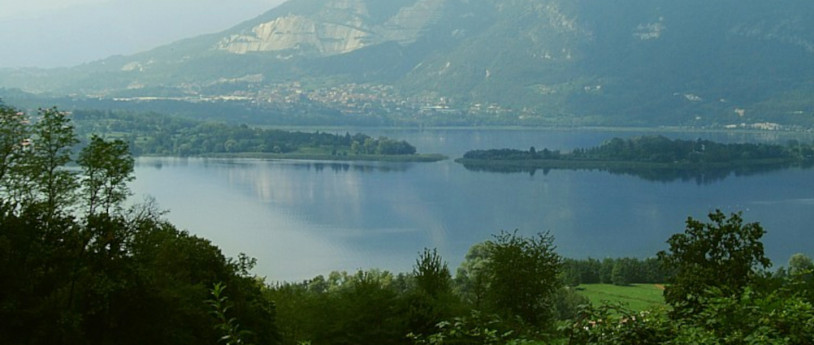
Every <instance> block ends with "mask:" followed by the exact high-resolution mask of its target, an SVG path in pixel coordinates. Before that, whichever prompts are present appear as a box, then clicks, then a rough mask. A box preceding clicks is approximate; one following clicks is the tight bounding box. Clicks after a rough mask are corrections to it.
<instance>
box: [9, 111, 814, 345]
mask: <svg viewBox="0 0 814 345" xmlns="http://www.w3.org/2000/svg"><path fill="white" fill-rule="evenodd" d="M77 142H78V139H77V136H76V134H75V133H74V131H73V127H72V125H71V123H70V118H69V116H66V115H65V114H64V113H61V112H59V111H58V110H56V109H45V110H41V111H40V113H39V116H38V117H37V119H36V121H31V120H30V119H28V118H26V117H25V114H22V113H19V112H17V111H16V110H15V109H12V108H8V107H5V106H1V105H0V197H2V198H1V199H0V281H1V282H3V284H0V344H217V343H221V344H229V345H236V344H292V345H293V344H297V345H299V344H326V345H329V344H343V345H344V344H348V345H350V344H404V345H407V344H416V345H419V344H433V345H441V344H472V345H476V344H478V345H479V344H758V343H759V344H803V345H806V344H812V343H814V263H812V261H811V259H810V258H808V257H806V256H805V255H795V256H794V257H792V259H791V260H789V264H788V268H787V269H780V270H777V271H776V272H775V273H772V272H769V271H768V270H767V269H768V268H769V266H770V265H771V262H770V261H769V260H768V259H767V258H766V257H765V255H764V251H763V244H762V242H761V238H762V236H763V235H764V234H765V230H764V229H763V228H762V227H761V226H760V225H759V224H758V223H744V222H743V220H742V218H741V216H740V214H738V213H734V214H731V215H728V216H727V215H725V214H723V213H722V212H720V211H715V212H713V213H710V214H709V220H708V221H707V222H703V221H699V220H696V219H693V218H688V219H687V222H686V228H685V231H684V232H683V233H679V234H675V235H673V236H671V237H670V238H669V239H667V244H668V246H669V249H668V250H665V251H662V252H659V253H658V255H657V259H656V260H657V261H654V259H646V260H636V259H625V258H623V259H607V260H603V261H601V262H600V261H598V260H593V259H587V260H564V259H563V258H562V257H561V256H559V255H558V254H557V252H556V250H555V249H556V247H555V246H554V239H553V238H552V237H551V236H550V235H549V234H546V233H540V234H537V235H533V236H523V235H520V234H518V232H517V231H514V232H500V233H499V234H497V235H495V236H493V237H492V238H491V239H489V240H486V241H484V242H482V243H478V244H475V245H474V246H473V247H472V248H470V250H469V252H468V254H467V256H466V258H465V259H464V261H463V263H462V264H461V265H460V267H459V268H458V269H457V271H456V272H455V275H454V276H453V274H452V272H450V270H449V268H448V266H447V264H446V263H445V262H444V261H443V259H442V258H441V256H440V255H439V254H438V253H437V251H435V250H430V249H425V250H424V251H423V252H420V253H418V258H417V260H416V262H415V265H414V266H413V270H412V272H408V273H402V274H396V275H394V274H392V273H389V272H385V271H379V270H367V271H359V272H356V273H352V274H346V273H331V274H329V275H328V276H327V277H324V276H318V277H315V278H314V279H310V280H308V281H305V282H299V283H279V284H274V285H269V284H267V283H265V282H264V281H263V280H262V279H259V278H256V277H253V276H251V274H250V273H249V271H250V270H251V268H252V267H253V265H254V260H253V259H251V258H248V257H246V256H244V255H241V256H239V258H238V259H230V258H226V257H224V255H223V254H222V253H221V251H220V250H219V249H218V248H217V247H216V246H215V245H213V244H212V243H210V242H209V241H207V240H205V239H201V238H198V237H195V236H192V235H190V234H188V233H187V232H185V231H181V230H179V229H177V228H176V227H174V226H173V225H172V224H170V223H169V222H167V221H165V220H163V219H162V218H161V212H159V211H157V210H156V208H155V207H154V206H152V205H151V204H150V203H146V204H143V205H138V206H134V207H131V208H125V207H124V205H123V203H122V202H123V200H124V198H125V197H126V196H127V195H129V191H128V189H127V183H128V182H129V181H130V180H132V179H133V158H132V156H131V155H130V154H129V152H128V151H127V144H126V142H124V141H122V140H105V139H102V138H100V137H98V136H92V137H91V139H90V141H89V142H88V143H87V145H85V146H84V147H83V148H81V150H79V152H78V154H74V152H73V149H74V147H75V145H76V144H77ZM68 165H72V166H73V167H74V168H70V169H68V168H66V167H67V166H68ZM656 262H657V263H658V264H659V265H660V266H661V271H660V270H659V269H656V268H654V267H652V265H654V264H655V263H656ZM597 264H598V265H597ZM608 269H609V270H610V278H608V276H607V274H608ZM664 272H666V275H665V277H666V278H665V281H664V283H666V290H665V301H666V303H667V306H669V309H668V308H660V309H659V308H657V309H653V310H649V311H647V312H640V311H632V310H629V309H627V308H625V307H624V306H617V305H604V304H603V305H599V306H591V305H590V304H588V302H587V300H586V299H585V298H584V297H582V296H580V295H579V294H578V293H577V292H576V289H573V288H571V287H569V286H568V285H573V284H575V283H576V281H575V280H576V279H577V278H576V277H578V279H579V280H580V282H588V281H589V280H592V279H598V280H599V281H600V282H602V281H603V279H604V281H606V279H610V281H611V282H613V283H617V284H625V283H633V282H636V281H638V280H642V281H648V280H651V279H653V280H655V279H657V278H658V275H660V274H665V273H664ZM569 277H570V278H569ZM583 279H584V281H582V280H583Z"/></svg>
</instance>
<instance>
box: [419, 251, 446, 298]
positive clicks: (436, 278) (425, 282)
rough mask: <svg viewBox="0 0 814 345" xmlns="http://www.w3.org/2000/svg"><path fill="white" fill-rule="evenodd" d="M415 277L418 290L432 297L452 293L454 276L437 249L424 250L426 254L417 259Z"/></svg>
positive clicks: (423, 253)
mask: <svg viewBox="0 0 814 345" xmlns="http://www.w3.org/2000/svg"><path fill="white" fill-rule="evenodd" d="M413 275H414V276H415V280H416V285H417V286H418V289H420V290H421V291H423V292H425V293H427V294H428V295H430V296H432V297H437V296H439V295H442V294H446V293H449V292H451V289H452V275H451V274H450V273H449V268H448V267H447V264H446V263H445V262H444V261H443V260H442V259H441V256H440V255H438V250H437V249H433V250H429V249H427V248H424V252H422V253H421V255H420V256H419V257H418V259H416V263H415V266H414V267H413Z"/></svg>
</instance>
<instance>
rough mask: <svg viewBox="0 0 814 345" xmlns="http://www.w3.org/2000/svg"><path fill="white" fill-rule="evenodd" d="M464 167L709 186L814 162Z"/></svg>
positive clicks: (800, 166)
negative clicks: (591, 174) (600, 174)
mask: <svg viewBox="0 0 814 345" xmlns="http://www.w3.org/2000/svg"><path fill="white" fill-rule="evenodd" d="M463 166H464V168H466V170H469V171H475V172H492V173H504V174H515V173H526V174H529V176H534V175H535V174H536V173H537V171H538V170H539V171H541V172H542V173H543V175H548V174H549V172H551V171H552V170H574V171H579V170H585V171H601V172H608V173H610V174H612V175H627V176H634V177H638V178H640V179H643V180H645V181H651V182H665V183H666V182H676V181H681V182H695V184H696V185H699V186H700V185H708V184H712V183H716V182H721V181H723V180H725V179H726V178H729V177H738V176H754V175H763V174H767V173H771V172H774V171H778V170H784V169H790V168H802V169H811V168H812V167H814V162H805V163H790V162H785V163H775V164H736V165H730V166H725V167H713V166H698V167H658V166H653V167H642V166H628V167H620V166H613V167H610V166H609V167H596V168H582V167H574V168H569V167H563V168H537V167H529V166H512V165H483V164H467V163H464V164H463Z"/></svg>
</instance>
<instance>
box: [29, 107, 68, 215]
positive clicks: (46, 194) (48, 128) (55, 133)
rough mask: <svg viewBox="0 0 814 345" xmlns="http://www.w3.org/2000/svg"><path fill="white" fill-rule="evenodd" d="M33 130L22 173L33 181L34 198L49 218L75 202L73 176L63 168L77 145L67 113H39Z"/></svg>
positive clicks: (52, 111) (47, 111) (41, 110)
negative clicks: (40, 202)
mask: <svg viewBox="0 0 814 345" xmlns="http://www.w3.org/2000/svg"><path fill="white" fill-rule="evenodd" d="M39 117H40V118H39V121H37V123H36V124H34V127H33V134H34V139H33V145H34V147H33V149H31V150H30V151H29V154H28V155H27V157H26V158H25V159H26V162H27V164H26V167H27V168H26V169H25V173H26V174H29V175H30V176H32V177H33V183H34V190H33V192H35V193H36V195H33V196H32V198H36V199H39V200H42V203H43V204H44V206H45V210H46V212H47V215H48V218H51V217H53V215H54V214H55V213H56V212H57V211H59V210H63V209H65V208H67V207H69V206H71V205H72V204H73V202H74V201H75V187H76V176H75V174H74V173H73V172H71V171H70V170H67V169H65V166H66V165H67V164H68V163H70V162H71V152H72V148H73V145H75V144H77V143H79V140H78V139H77V138H76V134H74V128H73V125H71V120H70V118H69V117H68V114H67V113H64V112H61V111H59V110H58V109H57V108H49V109H40V110H39Z"/></svg>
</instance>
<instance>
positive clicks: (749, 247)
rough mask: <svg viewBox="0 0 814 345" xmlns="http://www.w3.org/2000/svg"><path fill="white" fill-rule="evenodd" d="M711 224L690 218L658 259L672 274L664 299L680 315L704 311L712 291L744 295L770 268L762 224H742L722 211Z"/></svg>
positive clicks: (736, 215)
mask: <svg viewBox="0 0 814 345" xmlns="http://www.w3.org/2000/svg"><path fill="white" fill-rule="evenodd" d="M709 219H710V221H711V222H710V223H703V222H700V221H698V220H695V219H693V218H692V217H690V218H688V219H687V223H686V224H687V225H686V229H685V230H684V233H681V234H675V235H673V236H671V237H670V239H669V240H667V243H668V244H669V245H670V249H669V250H668V251H661V252H659V254H658V257H659V259H660V260H661V262H662V264H663V265H664V266H665V268H666V269H667V271H668V272H670V276H669V277H668V283H670V284H669V285H668V287H667V289H666V291H665V294H664V297H665V300H666V301H667V303H668V304H670V305H671V306H672V307H673V308H674V310H675V311H676V313H678V314H684V313H691V312H698V311H699V310H701V309H703V305H704V300H705V298H704V296H705V294H706V293H707V291H708V290H709V289H710V288H717V289H720V290H721V291H722V292H723V293H724V294H725V295H729V296H735V295H738V294H740V293H741V292H742V291H743V289H744V288H745V287H746V286H747V285H748V284H749V283H750V282H751V281H752V280H753V278H754V277H755V276H756V273H757V270H758V269H760V268H768V267H769V266H770V265H771V262H770V261H769V259H768V258H766V257H765V256H764V253H763V243H762V242H761V241H760V239H761V237H763V234H764V233H765V232H766V231H765V230H763V227H761V226H760V224H758V223H748V224H744V223H743V219H742V218H741V215H740V214H739V213H733V214H731V215H730V216H729V217H727V216H726V215H725V214H724V213H723V212H721V211H720V210H716V211H715V212H712V213H710V214H709Z"/></svg>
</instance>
